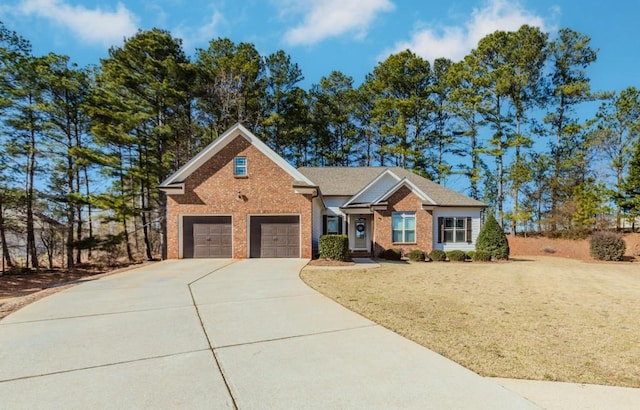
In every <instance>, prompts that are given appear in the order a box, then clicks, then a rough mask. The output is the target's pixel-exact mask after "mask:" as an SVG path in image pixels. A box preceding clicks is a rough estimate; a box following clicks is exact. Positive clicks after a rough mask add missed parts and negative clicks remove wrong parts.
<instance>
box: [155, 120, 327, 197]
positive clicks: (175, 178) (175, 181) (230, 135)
mask: <svg viewBox="0 0 640 410" xmlns="http://www.w3.org/2000/svg"><path fill="white" fill-rule="evenodd" d="M238 136H241V137H243V138H244V139H246V140H247V141H249V143H251V144H252V145H253V146H254V147H256V148H257V149H258V150H259V151H260V152H262V153H263V154H264V155H266V156H267V157H268V158H269V159H271V160H272V161H273V162H275V163H276V164H277V165H278V166H279V167H280V168H282V169H283V170H285V171H286V172H287V173H288V174H289V175H291V177H292V178H293V185H294V186H309V187H315V184H314V183H313V182H311V180H309V178H307V177H306V176H305V175H303V174H302V173H300V172H299V171H298V170H297V169H295V168H294V167H293V166H292V165H291V164H289V163H288V162H287V161H285V160H284V159H283V158H282V157H281V156H280V155H278V154H276V153H275V151H273V150H272V149H271V148H269V147H268V146H267V145H266V144H265V143H264V142H262V141H261V140H260V139H259V138H258V137H256V136H255V135H253V134H252V133H251V132H250V131H249V130H247V129H246V128H245V127H244V126H242V124H240V123H237V124H236V125H234V126H233V127H231V128H229V129H228V130H227V131H225V133H224V134H222V135H221V136H219V137H218V138H216V140H214V141H213V142H212V143H211V144H209V145H207V146H206V147H205V148H204V149H203V150H202V151H200V153H199V154H198V155H196V156H195V157H193V158H191V160H190V161H189V162H187V163H186V164H184V165H183V166H182V167H181V168H180V169H179V170H177V171H176V172H175V173H174V174H173V175H171V176H170V177H169V178H167V179H166V180H164V181H163V182H162V183H161V184H160V186H159V188H160V189H163V188H165V189H176V188H183V186H184V181H185V180H186V179H187V178H188V177H189V175H191V174H192V173H194V172H195V171H196V170H197V169H198V168H200V167H201V166H202V165H204V164H205V163H206V162H207V161H208V160H209V159H211V158H212V157H213V156H214V155H216V154H217V153H218V152H220V151H221V150H222V149H223V148H224V147H226V146H227V145H228V144H229V143H230V142H231V141H233V140H234V139H236V137H238Z"/></svg>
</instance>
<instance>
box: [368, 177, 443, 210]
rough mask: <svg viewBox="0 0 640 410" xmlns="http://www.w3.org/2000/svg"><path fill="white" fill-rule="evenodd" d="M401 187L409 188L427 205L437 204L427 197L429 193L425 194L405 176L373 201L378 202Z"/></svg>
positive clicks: (386, 198) (387, 197)
mask: <svg viewBox="0 0 640 410" xmlns="http://www.w3.org/2000/svg"><path fill="white" fill-rule="evenodd" d="M402 187H407V188H409V189H410V190H411V191H412V192H413V193H414V194H415V195H416V196H417V197H418V198H420V199H422V201H424V203H425V204H427V205H437V204H436V203H435V202H434V201H433V199H431V198H429V195H427V194H426V193H424V192H422V190H421V189H420V188H418V187H417V186H416V185H415V184H414V183H413V182H411V181H409V180H408V179H407V178H402V179H401V180H400V181H398V183H397V184H395V185H394V186H393V187H392V188H391V189H390V190H388V191H387V192H385V193H384V194H383V195H382V196H381V197H380V198H378V199H376V200H375V201H373V203H374V204H380V203H382V202H384V201H386V200H388V199H389V198H390V197H391V195H393V194H395V193H396V192H398V190H399V189H400V188H402Z"/></svg>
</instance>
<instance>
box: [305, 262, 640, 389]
mask: <svg viewBox="0 0 640 410" xmlns="http://www.w3.org/2000/svg"><path fill="white" fill-rule="evenodd" d="M301 276H302V279H303V280H304V281H305V282H306V283H307V284H309V285H310V286H312V287H313V288H315V289H317V290H318V291H320V292H321V293H323V294H325V295H327V296H328V297H330V298H332V299H334V300H336V301H337V302H339V303H341V304H342V305H344V306H346V307H348V308H349V309H351V310H354V311H356V312H358V313H360V314H362V315H363V316H366V317H368V318H369V319H371V320H373V321H375V322H377V323H379V324H381V325H383V326H385V327H387V328H389V329H392V330H394V331H395V332H397V333H399V334H401V335H403V336H405V337H407V338H409V339H411V340H414V341H415V342H417V343H420V344H422V345H424V346H426V347H428V348H429V349H431V350H433V351H435V352H437V353H440V354H442V355H443V356H445V357H448V358H450V359H451V360H454V361H456V362H458V363H460V364H461V365H463V366H465V367H467V368H469V369H471V370H473V371H475V372H477V373H479V374H481V375H483V376H498V377H510V378H523V379H538V380H556V381H567V382H578V383H594V384H609V385H618V386H628V387H640V265H638V264H635V263H634V264H631V263H618V264H615V263H610V264H597V263H584V262H579V261H575V260H569V259H561V258H552V257H536V258H535V260H533V258H529V260H515V261H510V262H505V263H485V264H483V263H436V262H431V263H424V262H413V263H407V262H395V263H392V262H381V267H380V268H377V269H367V270H360V269H352V270H348V269H345V270H322V269H318V268H314V267H313V266H310V267H307V268H306V269H305V270H303V272H302V275H301Z"/></svg>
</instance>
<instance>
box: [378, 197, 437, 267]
mask: <svg viewBox="0 0 640 410" xmlns="http://www.w3.org/2000/svg"><path fill="white" fill-rule="evenodd" d="M393 212H415V213H416V243H411V244H394V243H393V242H392V240H391V239H392V238H391V215H392V213H393ZM373 217H374V243H375V249H374V254H375V255H376V256H377V255H379V254H380V252H382V251H384V250H385V249H389V248H398V249H402V252H403V254H406V253H408V252H410V251H412V250H414V249H420V250H422V251H425V252H427V253H428V252H431V249H432V246H433V238H432V235H433V233H432V232H433V229H432V226H433V225H432V224H433V218H432V215H431V213H429V212H428V211H423V210H422V200H421V199H420V198H418V197H417V196H416V195H415V194H414V193H413V192H412V191H411V190H410V189H409V188H407V187H401V188H400V189H398V191H397V192H396V193H394V194H393V195H391V197H390V198H389V201H388V206H387V210H386V211H375V212H374V215H373Z"/></svg>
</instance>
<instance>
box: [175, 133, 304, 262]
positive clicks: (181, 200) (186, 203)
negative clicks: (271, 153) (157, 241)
mask: <svg viewBox="0 0 640 410" xmlns="http://www.w3.org/2000/svg"><path fill="white" fill-rule="evenodd" d="M236 156H245V157H247V175H248V176H247V177H246V178H236V177H234V175H233V158H234V157H236ZM292 184H293V178H292V177H291V176H290V175H289V174H288V173H287V172H286V171H284V170H283V169H282V168H280V167H279V166H278V165H277V164H276V163H274V162H273V161H271V159H269V157H267V156H266V155H264V154H263V153H262V152H261V151H259V150H258V149H256V148H255V147H254V146H253V145H251V144H250V143H249V142H248V141H247V140H246V139H245V138H243V137H242V136H238V137H236V138H235V139H234V140H233V141H231V142H230V143H229V144H228V145H227V146H226V147H224V148H223V149H222V150H221V151H220V152H218V154H216V155H215V156H214V157H213V158H211V159H210V160H209V161H207V162H206V163H205V164H203V165H202V166H201V167H200V168H199V169H197V170H196V171H195V172H194V173H193V174H191V175H190V176H189V177H188V178H187V180H186V181H185V194H184V195H170V196H168V198H167V235H168V241H167V248H168V257H169V258H170V259H176V258H178V257H179V217H180V216H181V215H216V214H220V215H231V216H232V223H233V257H234V258H246V257H248V255H247V229H248V226H247V225H248V217H247V215H258V214H291V215H299V216H300V230H301V238H302V239H301V244H300V250H301V257H303V258H311V227H312V221H311V195H300V194H296V193H295V192H294V190H293V188H292ZM238 193H240V196H241V198H238Z"/></svg>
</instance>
